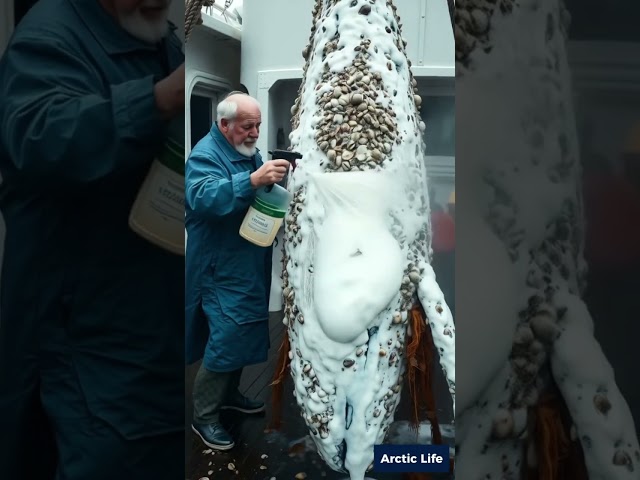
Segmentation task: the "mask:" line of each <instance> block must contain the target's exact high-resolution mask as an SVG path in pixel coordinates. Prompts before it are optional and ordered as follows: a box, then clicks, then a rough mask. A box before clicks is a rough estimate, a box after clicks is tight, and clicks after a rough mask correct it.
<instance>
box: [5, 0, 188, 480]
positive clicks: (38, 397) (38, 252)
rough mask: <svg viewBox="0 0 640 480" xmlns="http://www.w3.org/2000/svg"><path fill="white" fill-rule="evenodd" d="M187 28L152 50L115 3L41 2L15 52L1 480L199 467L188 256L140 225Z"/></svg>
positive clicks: (75, 478)
mask: <svg viewBox="0 0 640 480" xmlns="http://www.w3.org/2000/svg"><path fill="white" fill-rule="evenodd" d="M173 30H175V27H173V29H172V32H171V35H170V36H168V37H167V38H166V39H165V40H164V41H163V42H162V43H161V44H160V45H158V46H151V45H147V44H145V43H142V42H140V41H138V40H136V39H135V38H133V37H132V36H130V35H129V34H127V33H126V32H125V31H124V30H123V29H121V28H120V26H119V25H118V24H117V23H116V21H115V20H114V19H113V18H112V17H111V16H109V15H108V14H107V13H106V12H105V11H104V10H103V8H102V7H101V5H100V3H99V0H39V1H38V3H37V4H36V5H35V6H34V7H33V8H32V9H31V11H30V12H29V13H28V14H27V16H26V17H25V18H24V19H23V20H22V22H21V23H20V24H19V25H18V28H17V30H16V31H15V33H14V36H13V38H12V39H11V42H10V44H9V46H8V49H7V51H6V52H5V54H4V56H3V58H2V60H1V61H0V98H1V99H2V100H1V101H0V127H1V128H0V172H1V174H2V177H3V183H2V186H1V188H0V210H1V212H2V215H3V217H4V221H5V224H6V239H5V248H4V260H3V263H2V278H1V285H0V288H1V299H0V432H2V434H1V436H2V437H3V440H5V439H6V441H5V442H3V444H2V445H0V478H3V479H7V480H8V479H11V480H22V479H25V480H27V479H29V480H31V479H35V478H38V479H43V480H49V479H53V478H56V479H60V480H61V479H64V480H88V479H92V480H98V479H100V480H103V479H104V480H114V479H134V478H135V479H149V480H151V479H154V480H157V479H165V478H166V479H170V478H182V477H181V475H183V474H184V473H183V472H184V456H183V453H184V450H183V449H184V443H183V442H184V440H183V435H184V362H183V359H184V342H183V335H184V324H183V321H182V318H183V315H184V258H183V257H181V256H179V255H173V254H171V253H168V252H165V251H164V250H162V249H160V248H159V247H156V246H154V245H152V244H151V243H149V242H147V241H146V240H144V239H142V238H141V237H139V236H138V235H136V234H135V233H134V232H133V231H131V229H130V228H129V226H128V216H129V212H130V209H131V206H132V205H133V202H134V200H135V197H136V194H137V192H138V190H139V188H140V186H141V185H142V182H143V180H144V178H145V176H146V174H147V172H148V170H149V167H150V165H151V161H152V160H153V158H154V156H155V154H156V153H157V151H158V150H159V149H160V148H161V147H162V144H163V142H164V138H165V136H166V131H167V127H168V126H167V124H166V122H165V121H164V120H162V119H161V118H160V115H159V112H158V111H157V109H156V106H155V99H154V93H153V85H154V83H155V82H157V81H158V80H159V79H161V78H163V77H165V76H167V75H168V74H169V73H170V72H171V71H173V70H174V69H175V68H177V67H178V66H179V65H180V64H181V63H182V61H183V59H184V55H183V53H182V49H181V45H180V41H179V40H178V38H177V37H176V36H175V33H174V32H173ZM49 430H50V431H51V432H52V433H51V434H50V435H51V437H53V439H55V445H52V444H51V443H47V441H48V440H50V439H51V437H50V436H49V433H48V431H49ZM56 448H57V461H56V459H51V458H48V459H47V455H48V454H51V453H52V452H55V451H56ZM47 460H52V463H49V462H48V461H47ZM51 469H54V470H55V469H57V472H56V473H54V472H52V471H51Z"/></svg>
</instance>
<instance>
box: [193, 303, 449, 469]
mask: <svg viewBox="0 0 640 480" xmlns="http://www.w3.org/2000/svg"><path fill="white" fill-rule="evenodd" d="M269 323H270V330H271V349H270V351H269V358H268V360H267V362H265V363H262V364H259V365H254V366H251V367H247V368H245V371H244V373H243V377H242V380H241V382H240V390H241V391H242V393H243V394H244V395H246V396H248V397H250V398H257V399H261V400H263V401H264V402H265V403H266V406H267V409H266V412H265V413H262V414H258V415H243V414H240V413H237V412H232V411H224V412H223V414H222V416H221V420H222V422H223V424H225V426H226V427H227V428H228V429H229V431H230V433H231V435H232V436H233V437H234V439H235V442H236V446H235V447H234V448H233V449H232V450H230V451H229V452H215V451H212V450H211V449H209V448H208V447H206V446H205V445H204V444H203V443H202V442H201V441H200V439H199V438H198V437H196V436H195V435H194V434H193V432H192V431H191V429H190V427H189V428H188V429H187V435H186V438H185V442H186V443H185V450H186V472H185V473H186V476H185V478H186V479H187V480H200V479H202V478H208V479H209V480H229V479H234V480H273V479H274V478H275V479H276V480H293V479H301V478H306V479H307V480H325V479H326V480H344V479H345V477H346V475H345V474H344V473H337V472H334V471H333V470H331V469H330V468H329V467H328V466H327V465H326V464H325V463H324V461H323V460H322V459H321V458H320V456H319V455H318V453H317V452H316V451H315V448H314V446H313V442H312V441H311V439H310V437H309V434H308V432H307V427H306V425H305V423H304V421H303V419H302V417H301V416H300V413H299V408H298V405H297V403H296V401H295V399H294V397H293V393H292V392H293V384H292V380H291V378H290V376H289V375H287V377H286V382H285V385H284V391H283V399H282V427H281V428H280V430H279V431H277V432H267V431H266V430H267V426H268V423H269V421H270V418H271V411H272V410H271V403H270V402H271V387H270V383H271V381H272V378H273V373H274V369H275V364H276V361H277V355H278V348H279V347H280V343H281V341H282V337H283V335H284V332H285V328H284V325H283V324H282V313H281V312H280V313H273V314H271V316H270V319H269ZM434 364H435V374H436V375H435V380H434V382H435V396H436V405H437V407H438V420H439V421H440V423H441V425H443V424H450V423H451V420H452V418H451V417H452V414H451V400H450V397H449V393H448V390H447V386H446V381H445V379H444V375H443V374H442V373H441V370H440V367H439V365H438V364H437V362H434ZM197 368H198V365H197V364H196V365H192V366H191V367H189V368H188V369H187V374H186V383H187V385H186V388H185V392H186V395H187V397H186V405H187V411H186V418H185V421H186V423H187V426H189V425H190V421H191V415H192V408H191V391H192V388H193V379H194V377H195V374H196V371H197ZM406 399H407V394H406V385H405V391H403V394H402V400H401V402H400V405H399V406H398V410H397V412H396V416H395V419H396V421H395V422H394V424H393V425H392V427H391V429H390V432H389V439H390V441H391V442H392V443H403V444H416V443H421V440H419V441H416V437H415V434H413V436H412V435H411V433H410V431H409V429H408V428H407V420H408V418H409V413H408V412H409V408H408V402H407V400H406ZM425 427H428V425H426V426H425ZM428 430H429V428H421V429H420V438H421V439H422V438H424V435H425V433H424V432H426V431H428ZM442 431H443V437H445V438H447V439H449V438H451V442H453V440H452V438H453V433H452V432H451V433H450V435H449V434H447V431H446V427H445V426H444V425H443V429H442ZM427 435H428V434H427ZM369 476H370V477H373V478H375V479H376V480H408V479H416V480H417V479H418V478H428V477H426V476H422V477H420V476H417V475H412V474H382V473H375V472H370V473H369ZM431 478H432V479H434V480H435V479H436V478H437V479H450V478H452V476H451V475H449V474H440V475H435V474H434V475H432V476H431Z"/></svg>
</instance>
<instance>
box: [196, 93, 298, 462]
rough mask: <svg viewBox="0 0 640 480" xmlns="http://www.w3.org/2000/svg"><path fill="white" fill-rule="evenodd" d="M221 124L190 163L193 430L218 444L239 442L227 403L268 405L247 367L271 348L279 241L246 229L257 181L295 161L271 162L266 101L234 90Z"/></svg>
mask: <svg viewBox="0 0 640 480" xmlns="http://www.w3.org/2000/svg"><path fill="white" fill-rule="evenodd" d="M217 118H218V120H217V123H215V124H214V125H213V126H212V128H211V131H210V133H209V134H208V135H207V136H206V137H204V138H203V139H202V140H200V142H199V143H198V144H197V145H196V146H195V147H194V149H193V151H192V152H191V155H190V156H189V159H188V161H187V166H186V181H185V187H186V226H187V253H186V255H187V267H186V273H187V278H186V297H187V299H186V305H185V307H186V322H187V338H186V341H187V345H186V347H187V363H194V362H196V361H197V360H199V359H200V358H202V357H203V356H204V360H203V362H202V365H201V366H200V369H199V370H198V373H197V375H196V379H195V384H194V389H193V407H194V419H193V420H194V421H193V424H192V429H193V431H194V432H195V433H196V434H197V435H198V436H199V437H200V438H201V439H202V441H203V442H204V443H205V444H206V445H208V446H209V447H210V448H215V449H218V450H228V449H230V448H233V446H234V442H233V439H232V438H231V436H230V435H229V433H228V432H227V431H226V430H225V429H224V428H223V426H222V425H221V424H220V418H219V414H220V410H221V409H224V408H230V409H235V410H239V411H241V412H244V413H256V412H261V411H262V410H264V404H263V403H262V402H259V401H254V400H250V399H248V398H246V397H244V396H242V395H241V394H240V392H239V391H238V384H239V382H240V376H241V374H242V369H243V367H245V366H247V365H250V364H254V363H259V362H263V361H265V360H266V359H267V352H268V350H269V326H268V317H269V293H270V292H269V290H270V285H271V254H272V248H271V247H268V248H264V247H259V246H257V245H254V244H252V243H250V242H248V241H247V240H245V239H243V238H242V237H241V236H240V235H239V234H238V231H239V229H240V225H241V223H242V220H243V218H244V216H245V214H246V212H247V209H248V207H249V205H250V204H251V202H252V200H253V199H254V197H255V192H256V189H258V188H260V187H262V186H266V185H272V184H274V183H277V182H279V181H280V180H282V179H283V177H284V175H285V173H286V172H287V168H288V162H287V161H286V160H273V161H269V162H265V163H263V161H262V158H261V156H260V154H259V153H258V151H257V149H256V140H257V139H258V135H259V133H260V123H261V117H260V105H259V104H258V102H257V101H256V100H255V99H253V98H252V97H250V96H249V95H246V94H243V93H240V92H232V94H230V95H229V96H228V97H227V98H226V99H225V100H223V101H222V102H221V103H220V104H219V105H218V115H217Z"/></svg>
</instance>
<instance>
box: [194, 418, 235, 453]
mask: <svg viewBox="0 0 640 480" xmlns="http://www.w3.org/2000/svg"><path fill="white" fill-rule="evenodd" d="M191 430H193V432H194V433H195V434H196V435H198V436H199V437H200V439H201V440H202V441H203V442H204V444H205V445H206V446H207V447H209V448H213V449H215V450H230V449H232V448H233V447H234V446H235V443H233V438H231V435H229V433H228V432H227V431H226V430H225V429H224V427H223V426H222V425H221V424H220V423H210V424H209V425H197V424H195V423H192V424H191Z"/></svg>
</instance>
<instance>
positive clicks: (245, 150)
mask: <svg viewBox="0 0 640 480" xmlns="http://www.w3.org/2000/svg"><path fill="white" fill-rule="evenodd" d="M260 124H261V116H260V110H259V109H258V107H257V106H251V105H250V106H245V107H244V108H242V107H241V106H238V113H237V115H236V119H235V120H233V121H231V122H230V121H229V120H227V119H224V118H223V119H222V120H221V121H220V130H221V131H222V133H223V135H224V136H225V138H226V139H227V140H228V141H229V143H231V145H233V146H234V148H235V149H236V150H237V151H238V152H239V153H241V154H242V155H245V156H247V157H250V156H252V155H254V154H255V153H256V142H257V140H258V137H259V136H260Z"/></svg>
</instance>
